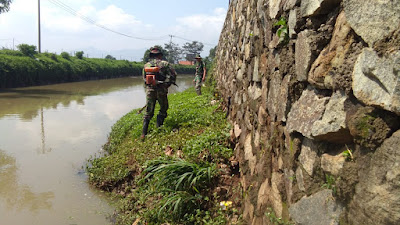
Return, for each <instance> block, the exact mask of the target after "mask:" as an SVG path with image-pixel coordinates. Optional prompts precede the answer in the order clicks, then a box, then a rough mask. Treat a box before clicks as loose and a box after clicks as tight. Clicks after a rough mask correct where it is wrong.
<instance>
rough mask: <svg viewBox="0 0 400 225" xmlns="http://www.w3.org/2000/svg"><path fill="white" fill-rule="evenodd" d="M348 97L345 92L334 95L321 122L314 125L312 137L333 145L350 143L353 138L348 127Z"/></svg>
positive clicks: (337, 92)
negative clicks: (346, 104)
mask: <svg viewBox="0 0 400 225" xmlns="http://www.w3.org/2000/svg"><path fill="white" fill-rule="evenodd" d="M346 100H347V96H346V94H345V93H344V91H339V90H338V91H336V92H335V93H333V95H332V97H331V98H330V100H329V102H328V104H327V105H326V109H325V112H324V115H323V116H322V118H321V120H318V121H316V122H315V123H314V124H313V125H312V130H311V135H312V136H313V137H314V138H315V139H318V140H325V141H329V142H333V143H350V142H352V140H353V138H352V137H351V135H350V132H349V129H348V128H347V125H346V114H347V113H346V111H345V102H346Z"/></svg>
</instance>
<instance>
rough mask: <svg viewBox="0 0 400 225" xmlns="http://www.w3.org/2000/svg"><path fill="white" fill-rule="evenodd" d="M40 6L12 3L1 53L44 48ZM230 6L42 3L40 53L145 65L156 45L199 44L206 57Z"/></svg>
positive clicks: (221, 2)
mask: <svg viewBox="0 0 400 225" xmlns="http://www.w3.org/2000/svg"><path fill="white" fill-rule="evenodd" d="M38 1H39V0H13V2H12V3H11V6H10V11H9V12H5V13H1V14H0V48H8V49H13V48H14V49H16V46H17V45H19V44H29V45H35V46H38V45H39V44H38V43H39V41H38V39H39V38H38V33H39V32H38ZM228 6H229V1H227V0H201V1H192V0H169V1H167V0H145V1H143V0H142V1H139V0H40V25H41V52H52V53H56V54H60V53H61V52H68V53H70V54H72V55H74V53H75V52H76V51H84V56H85V57H95V58H104V57H105V56H106V55H111V56H113V57H115V58H117V59H127V60H130V61H141V60H142V58H143V55H144V52H145V51H146V49H148V48H150V47H151V46H154V45H161V46H163V47H164V44H165V43H169V42H170V41H172V42H173V43H175V44H178V45H179V46H180V47H182V46H183V45H184V44H185V43H187V42H192V41H199V42H202V43H203V44H204V49H203V52H202V53H201V55H202V56H203V57H204V56H207V55H208V54H209V50H210V49H211V48H213V47H215V46H216V45H217V44H218V40H219V36H220V33H221V30H222V26H223V24H224V21H225V17H226V12H227V8H228ZM171 35H172V38H171Z"/></svg>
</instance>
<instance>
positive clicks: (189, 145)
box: [87, 88, 237, 224]
mask: <svg viewBox="0 0 400 225" xmlns="http://www.w3.org/2000/svg"><path fill="white" fill-rule="evenodd" d="M203 89H205V88H203ZM168 98H169V103H170V108H169V110H168V117H167V118H166V120H165V123H164V126H162V127H161V128H155V118H153V119H152V121H151V124H150V127H149V134H148V135H147V137H146V139H145V140H144V141H140V140H139V136H140V134H141V129H142V122H143V119H142V118H143V117H142V116H143V115H141V114H138V113H137V112H138V110H137V109H136V110H133V111H131V112H130V113H128V114H127V115H125V116H123V117H122V118H121V119H120V120H119V121H118V122H117V123H116V124H115V125H114V126H113V127H112V131H111V133H110V136H109V142H108V143H107V144H106V145H105V149H106V151H107V152H108V154H106V155H104V156H102V157H99V158H93V159H91V160H89V165H88V166H87V173H88V175H89V181H90V183H92V184H93V185H95V186H97V187H99V188H101V189H103V190H106V191H110V192H113V193H114V194H115V195H116V196H119V197H118V198H119V202H118V207H117V208H118V211H119V213H118V216H117V223H118V224H132V223H134V222H135V221H141V222H142V223H143V224H144V222H147V223H149V224H162V223H170V224H226V221H227V220H228V218H229V217H230V216H232V215H233V214H235V213H237V212H236V211H234V209H233V208H231V209H222V208H220V206H219V203H220V201H222V200H223V199H221V196H218V194H217V193H216V192H215V187H216V186H217V185H218V178H219V176H220V169H219V165H221V164H224V163H225V164H227V162H228V159H229V158H230V157H231V156H232V155H233V150H232V148H231V147H230V142H229V137H230V134H229V131H230V125H229V124H228V123H227V121H226V119H225V113H224V112H223V111H222V110H221V107H220V105H219V104H218V101H215V100H214V101H213V99H214V98H215V96H214V95H213V94H212V90H210V89H205V90H203V95H202V96H197V95H196V93H195V91H194V89H193V88H190V89H189V90H187V91H184V92H182V93H176V94H172V95H169V96H168ZM211 102H213V103H214V104H212V103H211ZM157 110H158V109H156V112H157Z"/></svg>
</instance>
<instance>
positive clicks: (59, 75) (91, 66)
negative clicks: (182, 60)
mask: <svg viewBox="0 0 400 225" xmlns="http://www.w3.org/2000/svg"><path fill="white" fill-rule="evenodd" d="M174 67H175V69H176V71H177V73H179V74H194V66H182V65H175V66H174ZM142 69H143V63H141V62H129V61H127V60H111V59H98V58H85V57H76V56H70V55H68V54H67V53H64V54H62V55H57V54H53V53H40V54H38V53H36V54H33V55H30V56H27V55H24V54H23V53H22V52H20V51H18V50H15V51H14V50H0V88H15V87H26V86H35V85H47V84H55V83H64V82H74V81H84V80H92V79H108V78H116V77H127V76H140V75H141V74H142Z"/></svg>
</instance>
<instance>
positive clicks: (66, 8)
mask: <svg viewBox="0 0 400 225" xmlns="http://www.w3.org/2000/svg"><path fill="white" fill-rule="evenodd" d="M49 1H50V2H51V3H53V4H54V5H56V6H57V7H59V8H61V9H62V10H64V11H66V12H68V13H70V14H72V15H74V16H76V17H78V18H80V19H82V20H84V21H86V22H87V23H90V24H92V25H95V26H97V27H100V28H102V29H104V30H107V31H109V32H112V33H115V34H118V35H121V36H125V37H128V38H133V39H138V40H144V41H159V40H163V39H165V38H167V37H171V40H172V37H175V38H178V39H182V40H185V41H191V42H193V40H190V39H187V38H183V37H179V36H175V35H172V34H169V35H164V36H160V37H156V38H143V37H137V36H131V35H128V34H124V33H121V32H118V31H115V30H112V29H110V28H108V27H106V26H104V25H101V24H98V23H97V22H96V21H94V20H92V19H91V18H89V17H86V16H84V15H82V14H80V13H78V12H77V11H76V10H75V9H73V8H71V7H70V6H68V5H66V4H65V3H63V2H61V1H59V0H49ZM203 44H204V45H208V46H215V45H216V44H209V43H203Z"/></svg>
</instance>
